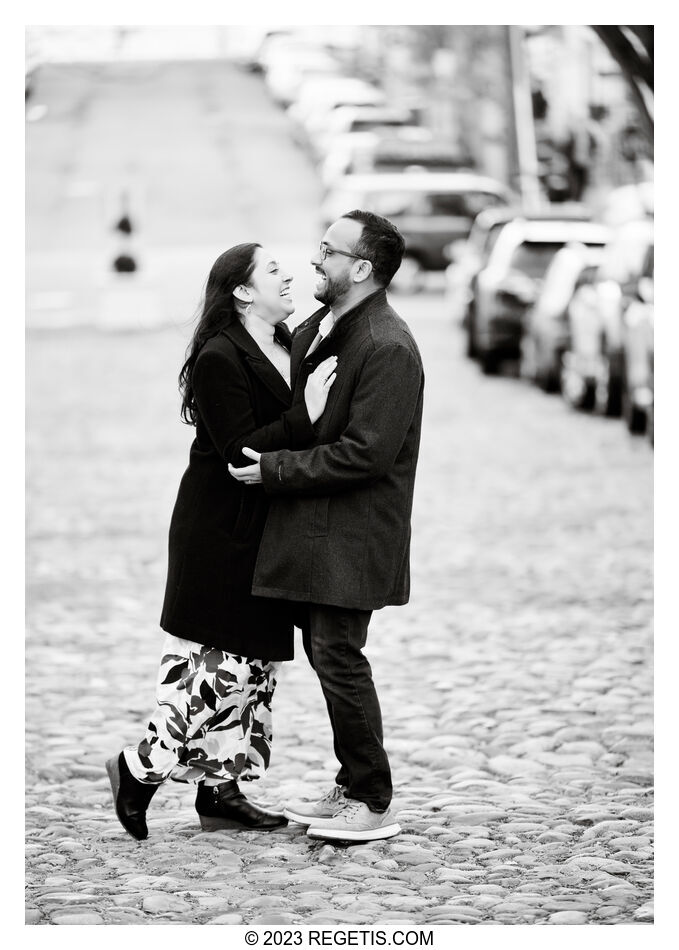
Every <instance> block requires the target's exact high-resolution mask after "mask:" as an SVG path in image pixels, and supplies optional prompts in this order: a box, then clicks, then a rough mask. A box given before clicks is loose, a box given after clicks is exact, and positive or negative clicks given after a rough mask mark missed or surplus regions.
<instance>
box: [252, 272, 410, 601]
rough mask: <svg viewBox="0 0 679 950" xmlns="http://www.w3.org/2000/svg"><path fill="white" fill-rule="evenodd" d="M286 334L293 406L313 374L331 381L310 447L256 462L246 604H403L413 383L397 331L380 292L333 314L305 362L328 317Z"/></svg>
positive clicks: (404, 341) (406, 337) (404, 333)
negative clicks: (259, 485) (256, 535)
mask: <svg viewBox="0 0 679 950" xmlns="http://www.w3.org/2000/svg"><path fill="white" fill-rule="evenodd" d="M327 312H328V311H327V308H322V309H321V310H319V311H317V312H316V313H315V314H314V315H313V316H311V317H310V318H309V319H308V320H307V321H306V322H305V323H303V324H301V325H300V326H299V327H298V328H297V330H296V331H295V333H294V335H293V342H292V379H293V381H294V399H293V406H295V407H297V406H299V404H300V401H303V393H304V386H305V384H306V380H307V377H308V375H309V373H310V372H312V371H313V370H314V369H315V368H316V366H317V365H318V363H320V362H321V361H322V360H324V359H326V358H327V357H328V356H331V355H332V354H336V355H337V357H338V365H337V378H336V380H335V383H334V384H333V386H332V388H331V390H330V395H329V398H328V403H327V406H326V409H325V412H324V413H323V415H322V416H321V418H320V419H319V420H318V422H317V423H316V424H315V426H314V429H315V437H314V442H313V446H312V447H310V448H307V449H304V450H303V451H290V450H287V449H283V450H281V451H269V452H266V453H265V454H263V455H262V458H261V469H262V479H263V484H264V488H265V489H266V492H267V494H268V495H269V497H270V499H271V505H270V508H269V514H268V517H267V521H266V528H265V530H264V535H263V537H262V542H261V545H260V549H259V557H258V558H257V566H256V569H255V578H254V585H253V588H252V589H253V593H255V594H257V595H260V596H262V597H279V598H287V599H290V600H293V601H307V602H310V603H317V604H334V605H336V606H339V607H349V608H355V609H360V610H377V609H378V608H380V607H384V606H385V605H387V604H404V603H406V602H407V600H408V597H409V592H410V564H409V552H410V515H411V510H412V503H413V489H414V484H415V467H416V463H417V453H418V448H419V442H420V428H421V422H422V399H423V390H424V373H423V369H422V360H421V357H420V353H419V351H418V348H417V345H416V343H415V341H414V339H413V337H412V334H411V333H410V330H409V329H408V327H407V325H406V324H405V322H404V321H403V320H402V319H401V318H400V317H399V316H398V314H397V313H396V312H395V311H394V310H392V308H391V307H390V306H389V304H388V302H387V297H386V293H385V291H384V290H379V291H377V292H376V293H374V294H371V295H370V296H369V297H366V298H365V299H364V300H363V301H361V303H360V304H359V305H358V306H357V307H355V308H353V309H352V310H350V311H348V312H347V313H346V314H344V315H343V316H342V317H341V318H340V319H339V320H338V321H337V323H336V324H335V326H334V327H333V329H332V331H331V332H330V333H329V334H328V336H327V337H325V339H324V340H322V342H321V343H320V344H319V345H318V347H317V348H316V349H315V350H314V351H313V353H312V354H311V356H310V357H306V353H307V350H308V348H309V346H310V344H311V341H312V340H313V339H314V337H315V336H316V333H317V329H318V325H319V323H320V321H321V319H322V318H323V316H325V314H326V313H327Z"/></svg>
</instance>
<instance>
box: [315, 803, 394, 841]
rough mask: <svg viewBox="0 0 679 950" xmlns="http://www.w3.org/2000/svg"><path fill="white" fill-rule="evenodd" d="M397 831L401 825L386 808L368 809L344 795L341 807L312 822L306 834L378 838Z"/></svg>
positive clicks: (333, 838) (334, 838)
mask: <svg viewBox="0 0 679 950" xmlns="http://www.w3.org/2000/svg"><path fill="white" fill-rule="evenodd" d="M400 830H401V826H400V825H399V823H398V822H397V821H395V820H394V816H393V814H392V812H391V811H390V810H389V809H387V810H386V811H385V812H383V813H380V812H376V811H370V809H369V808H368V806H367V805H366V804H365V802H359V801H356V800H355V799H353V798H346V799H345V805H344V807H343V808H340V810H339V811H338V812H337V813H336V814H335V815H333V817H332V818H320V819H318V820H314V821H312V822H311V824H310V825H309V827H308V828H307V835H309V837H310V838H328V839H329V840H331V841H377V840H379V839H380V838H392V837H393V836H394V835H397V834H398V833H399V831H400Z"/></svg>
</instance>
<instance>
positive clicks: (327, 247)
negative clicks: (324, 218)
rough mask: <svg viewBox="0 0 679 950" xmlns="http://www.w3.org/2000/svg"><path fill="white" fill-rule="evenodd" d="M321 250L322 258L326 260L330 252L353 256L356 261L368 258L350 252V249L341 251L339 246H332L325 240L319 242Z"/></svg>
mask: <svg viewBox="0 0 679 950" xmlns="http://www.w3.org/2000/svg"><path fill="white" fill-rule="evenodd" d="M319 250H320V252H321V260H322V261H324V260H325V259H326V257H327V256H328V254H341V255H342V257H353V259H354V260H355V261H363V260H365V259H366V258H364V257H360V256H359V255H358V254H350V253H349V252H348V251H340V250H339V248H336V247H330V245H329V244H324V243H323V241H321V243H320V244H319Z"/></svg>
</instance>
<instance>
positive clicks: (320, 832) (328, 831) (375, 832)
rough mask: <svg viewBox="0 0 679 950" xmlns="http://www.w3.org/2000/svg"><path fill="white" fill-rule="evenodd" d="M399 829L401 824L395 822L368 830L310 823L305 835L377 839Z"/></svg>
mask: <svg viewBox="0 0 679 950" xmlns="http://www.w3.org/2000/svg"><path fill="white" fill-rule="evenodd" d="M400 831H401V826H400V825H399V824H398V823H396V822H394V824H393V825H384V827H382V828H373V829H372V830H369V831H342V830H341V829H339V828H322V827H320V826H319V827H316V828H314V827H313V825H311V826H310V827H309V828H308V829H307V835H308V837H309V838H326V839H328V840H329V841H379V840H380V839H382V838H393V837H394V835H397V834H399V833H400Z"/></svg>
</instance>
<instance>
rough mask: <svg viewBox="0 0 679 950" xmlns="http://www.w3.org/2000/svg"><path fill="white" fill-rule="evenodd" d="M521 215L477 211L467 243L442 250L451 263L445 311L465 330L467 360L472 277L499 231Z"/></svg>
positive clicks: (504, 210) (503, 209)
mask: <svg viewBox="0 0 679 950" xmlns="http://www.w3.org/2000/svg"><path fill="white" fill-rule="evenodd" d="M521 213H522V212H521V210H520V209H519V208H516V207H513V206H509V205H508V206H506V207H497V208H487V209H486V210H485V211H480V212H479V214H477V216H476V217H475V218H474V223H473V224H472V226H471V230H470V232H469V236H468V237H467V239H466V240H457V241H453V242H452V243H451V244H448V245H447V246H446V247H444V249H443V255H444V257H445V258H446V260H449V261H450V262H451V263H450V264H448V266H447V267H446V289H445V295H446V308H447V310H448V312H449V313H450V314H451V316H452V318H453V320H454V321H456V322H461V323H462V324H463V326H464V327H465V329H466V330H467V333H466V337H467V342H468V348H467V355H468V356H473V355H474V354H473V352H472V351H471V350H470V349H469V344H470V341H471V334H470V333H469V326H468V322H469V321H468V308H469V305H470V303H471V301H472V298H473V292H472V283H473V280H474V277H475V275H476V274H478V272H479V271H480V270H481V268H482V267H484V266H485V263H486V261H487V260H488V256H489V254H490V252H491V251H492V249H493V247H494V245H495V241H496V240H497V237H498V235H499V233H500V231H501V230H502V228H503V227H504V226H505V224H507V222H508V221H511V220H513V219H514V218H516V217H519V216H520V215H521Z"/></svg>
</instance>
